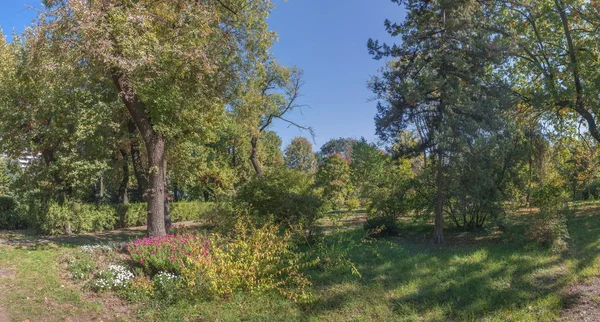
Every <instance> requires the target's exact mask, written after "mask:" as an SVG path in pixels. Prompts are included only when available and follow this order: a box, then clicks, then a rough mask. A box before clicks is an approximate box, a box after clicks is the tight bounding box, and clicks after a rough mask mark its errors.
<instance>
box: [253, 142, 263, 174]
mask: <svg viewBox="0 0 600 322" xmlns="http://www.w3.org/2000/svg"><path fill="white" fill-rule="evenodd" d="M250 146H251V147H252V150H251V152H250V162H252V166H253V167H254V171H256V175H257V176H259V177H262V176H263V171H262V168H261V167H260V163H259V162H258V157H257V156H256V153H257V149H258V137H256V136H253V137H252V139H251V140H250Z"/></svg>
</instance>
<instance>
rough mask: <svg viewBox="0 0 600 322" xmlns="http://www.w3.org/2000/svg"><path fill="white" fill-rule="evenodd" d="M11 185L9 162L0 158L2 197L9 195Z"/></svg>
mask: <svg viewBox="0 0 600 322" xmlns="http://www.w3.org/2000/svg"><path fill="white" fill-rule="evenodd" d="M9 184H10V177H9V175H8V169H7V161H6V160H5V159H4V158H3V157H1V156H0V197H4V196H6V195H7V194H8V186H9Z"/></svg>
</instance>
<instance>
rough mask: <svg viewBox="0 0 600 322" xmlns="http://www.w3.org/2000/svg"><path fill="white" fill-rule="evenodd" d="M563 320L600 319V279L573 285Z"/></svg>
mask: <svg viewBox="0 0 600 322" xmlns="http://www.w3.org/2000/svg"><path fill="white" fill-rule="evenodd" d="M567 296H568V298H569V300H568V301H567V303H566V304H567V305H566V308H565V310H564V311H563V313H562V317H561V321H600V280H598V279H596V280H592V281H589V282H586V283H582V284H577V285H575V286H572V287H571V288H570V289H569V290H568V292H567Z"/></svg>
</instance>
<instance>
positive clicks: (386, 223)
mask: <svg viewBox="0 0 600 322" xmlns="http://www.w3.org/2000/svg"><path fill="white" fill-rule="evenodd" d="M363 227H364V229H365V231H367V233H368V234H369V236H371V237H384V236H398V235H399V234H400V227H399V226H398V222H397V221H396V218H395V217H394V216H375V217H370V218H368V219H367V221H366V222H365V223H364V225H363Z"/></svg>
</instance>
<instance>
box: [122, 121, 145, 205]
mask: <svg viewBox="0 0 600 322" xmlns="http://www.w3.org/2000/svg"><path fill="white" fill-rule="evenodd" d="M127 128H128V130H129V141H130V154H131V164H132V165H133V174H134V175H135V179H136V181H137V185H138V191H139V198H140V199H141V200H142V201H144V202H146V196H145V193H146V190H147V189H148V167H147V166H146V162H144V160H143V156H142V153H141V152H140V144H139V142H138V138H137V137H136V131H137V128H136V127H135V123H133V121H131V120H130V121H129V123H128V124H127Z"/></svg>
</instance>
